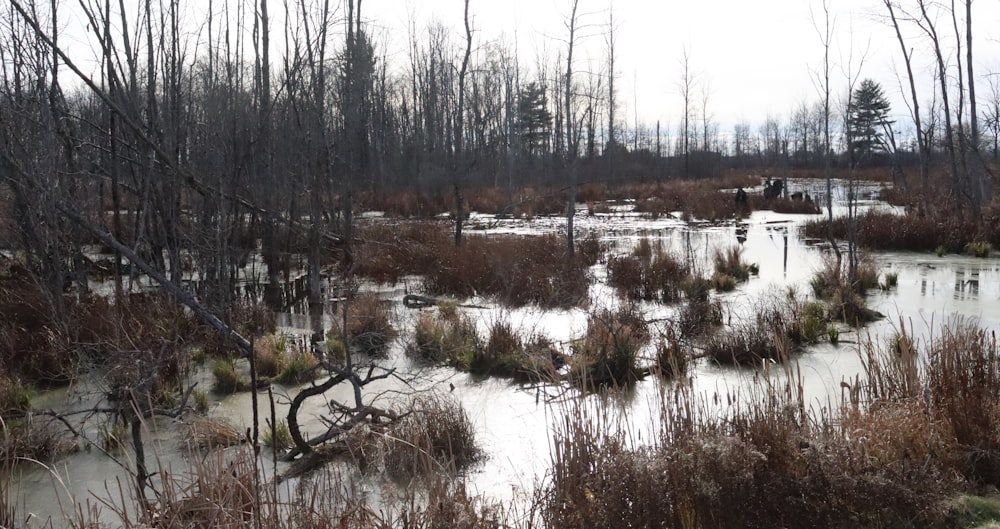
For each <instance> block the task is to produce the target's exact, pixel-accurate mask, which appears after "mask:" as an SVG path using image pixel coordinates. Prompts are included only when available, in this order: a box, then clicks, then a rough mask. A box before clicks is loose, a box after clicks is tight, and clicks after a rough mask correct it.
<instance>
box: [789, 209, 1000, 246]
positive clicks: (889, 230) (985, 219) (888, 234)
mask: <svg viewBox="0 0 1000 529" xmlns="http://www.w3.org/2000/svg"><path fill="white" fill-rule="evenodd" d="M827 224H828V222H827V221H826V220H823V219H817V220H813V221H810V222H807V223H806V224H805V227H804V228H803V233H804V234H805V235H806V236H808V237H815V238H823V239H825V238H826V237H827ZM847 227H848V226H847V220H846V219H845V218H843V217H841V218H836V219H834V221H833V232H834V237H836V238H838V239H846V238H847V233H848V231H847ZM998 227H1000V203H998V204H996V205H993V206H990V207H988V208H986V209H985V210H984V213H983V216H982V218H980V219H970V218H969V215H968V214H966V215H965V216H964V218H963V216H962V215H959V214H956V213H955V212H954V211H950V210H933V212H932V213H929V214H925V215H920V214H918V213H913V212H911V213H907V214H905V215H897V214H894V213H885V212H879V211H874V210H872V211H867V212H865V213H862V214H861V215H860V216H859V217H858V219H857V234H858V237H857V239H858V244H860V245H861V246H862V247H865V248H870V249H876V250H903V251H915V252H933V251H935V250H936V249H937V248H939V247H940V248H943V249H944V250H945V251H946V252H948V253H963V252H964V250H965V248H966V246H968V245H969V244H973V243H989V244H991V245H992V246H993V247H997V246H1000V230H998V229H997V228H998Z"/></svg>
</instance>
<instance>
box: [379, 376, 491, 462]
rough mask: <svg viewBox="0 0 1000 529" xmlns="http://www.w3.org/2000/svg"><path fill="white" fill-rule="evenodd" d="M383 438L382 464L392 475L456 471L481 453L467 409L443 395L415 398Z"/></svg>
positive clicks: (475, 459)
mask: <svg viewBox="0 0 1000 529" xmlns="http://www.w3.org/2000/svg"><path fill="white" fill-rule="evenodd" d="M384 439H385V443H384V445H383V447H382V461H383V465H384V467H385V470H386V472H387V473H388V474H389V475H390V476H392V477H395V478H412V477H415V476H421V475H426V474H429V473H435V472H438V471H440V470H444V471H446V472H457V471H460V470H463V469H466V468H468V467H469V466H470V465H472V464H474V463H475V462H477V461H479V460H480V458H481V457H482V456H483V450H482V448H481V447H480V446H479V443H478V442H477V441H476V433H475V427H474V426H473V424H472V420H471V419H469V415H468V413H467V412H466V411H465V409H464V408H462V405H461V404H460V403H459V402H457V401H455V400H453V399H451V398H448V397H446V396H442V395H426V396H423V397H420V398H418V399H417V400H415V401H414V402H413V404H412V405H411V407H410V410H409V412H408V413H407V414H405V416H404V417H403V418H402V419H400V420H399V421H398V422H396V423H395V424H393V426H392V427H391V429H390V430H389V432H388V434H387V435H386V436H385V438H384Z"/></svg>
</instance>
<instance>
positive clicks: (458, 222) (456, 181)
mask: <svg viewBox="0 0 1000 529" xmlns="http://www.w3.org/2000/svg"><path fill="white" fill-rule="evenodd" d="M464 20H465V55H464V56H463V57H462V68H461V70H459V72H458V108H456V109H455V153H454V160H453V161H452V164H451V167H452V185H453V186H454V191H455V246H459V245H461V244H462V218H463V216H464V212H463V210H462V186H461V180H460V179H461V176H460V174H459V173H460V172H462V171H464V170H465V168H466V167H465V159H464V158H463V154H464V153H463V150H462V149H463V144H464V143H465V134H464V130H465V129H464V125H465V76H466V74H467V73H468V71H469V57H470V56H471V55H472V27H471V26H470V25H469V0H465V16H464Z"/></svg>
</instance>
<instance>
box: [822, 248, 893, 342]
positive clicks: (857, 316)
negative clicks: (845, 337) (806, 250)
mask: <svg viewBox="0 0 1000 529" xmlns="http://www.w3.org/2000/svg"><path fill="white" fill-rule="evenodd" d="M848 275H849V274H848V270H847V266H846V263H838V262H837V260H836V259H835V258H833V257H831V256H827V258H826V259H825V260H824V262H823V266H822V268H820V269H819V270H818V271H817V272H816V273H815V274H814V275H813V278H812V279H811V280H810V281H809V284H810V286H811V288H812V291H813V295H815V297H816V298H817V299H820V300H823V301H824V302H826V303H827V304H828V306H829V310H828V311H827V313H828V315H829V317H830V318H831V319H834V320H838V321H843V322H845V323H847V324H848V325H852V326H858V325H863V324H865V323H868V322H871V321H875V320H877V319H879V318H880V317H881V315H880V314H879V313H877V312H875V311H873V310H871V309H869V308H868V307H867V306H866V304H865V300H864V297H863V296H864V294H865V293H866V292H867V291H868V290H869V289H872V288H875V287H877V286H878V270H877V269H876V268H875V264H874V263H873V262H872V261H871V260H870V259H862V260H861V261H859V263H858V265H857V267H856V272H855V278H854V281H853V282H852V281H851V279H850V278H849V277H848Z"/></svg>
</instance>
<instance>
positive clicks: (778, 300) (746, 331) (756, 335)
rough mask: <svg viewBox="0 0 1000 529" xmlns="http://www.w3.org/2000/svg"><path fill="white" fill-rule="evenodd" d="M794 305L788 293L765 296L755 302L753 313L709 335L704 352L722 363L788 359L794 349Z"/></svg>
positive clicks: (743, 364) (738, 363) (747, 364)
mask: <svg viewBox="0 0 1000 529" xmlns="http://www.w3.org/2000/svg"><path fill="white" fill-rule="evenodd" d="M793 307H794V300H792V299H789V298H788V297H781V296H778V295H765V296H762V297H761V298H759V299H757V300H755V301H754V302H753V303H752V304H751V307H750V311H751V314H750V315H749V317H746V318H742V319H738V320H737V321H735V322H733V323H732V324H731V325H730V327H729V328H727V329H725V330H723V331H722V332H719V333H717V334H714V335H712V336H711V337H709V338H708V340H707V342H706V344H705V351H704V355H705V356H706V357H707V358H709V359H711V360H712V361H713V362H715V363H718V364H722V365H739V366H760V365H762V363H763V362H765V361H777V362H785V361H786V360H788V358H789V356H790V355H791V353H792V352H793V349H794V343H793V337H794V336H795V335H796V334H795V331H794V327H795V325H796V321H797V319H796V318H795V313H794V309H793Z"/></svg>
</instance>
